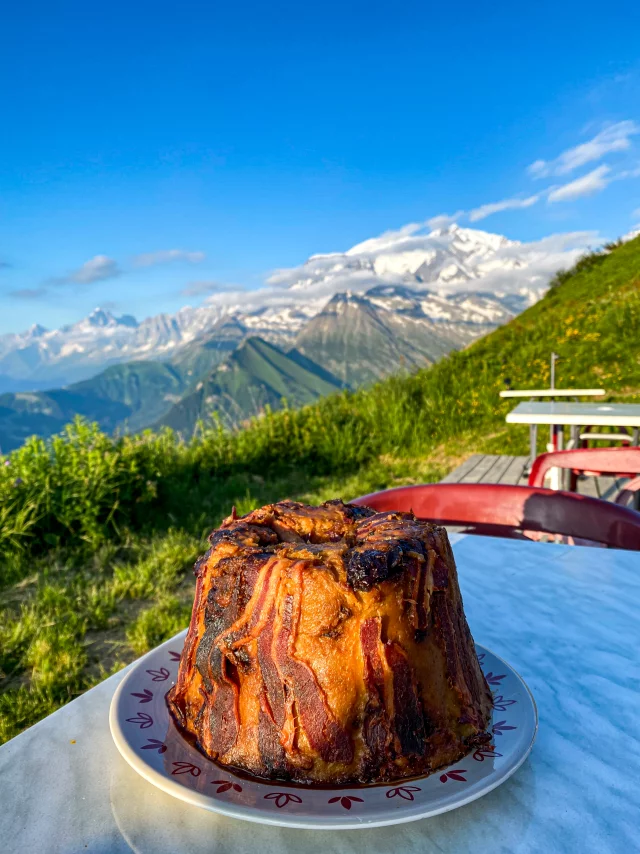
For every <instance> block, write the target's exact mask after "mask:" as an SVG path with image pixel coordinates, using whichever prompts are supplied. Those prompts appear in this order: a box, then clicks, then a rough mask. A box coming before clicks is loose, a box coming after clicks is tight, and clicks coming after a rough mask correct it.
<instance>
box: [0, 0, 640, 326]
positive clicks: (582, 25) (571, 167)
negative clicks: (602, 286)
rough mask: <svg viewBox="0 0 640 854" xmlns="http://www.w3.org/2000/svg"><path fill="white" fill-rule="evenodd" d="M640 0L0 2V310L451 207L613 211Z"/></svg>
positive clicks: (481, 211)
mask: <svg viewBox="0 0 640 854" xmlns="http://www.w3.org/2000/svg"><path fill="white" fill-rule="evenodd" d="M639 7H640V4H638V3H635V2H633V3H632V2H628V0H623V1H622V2H618V3H615V4H609V5H608V6H607V7H606V8H603V7H602V5H601V4H597V5H596V4H595V3H589V2H587V3H585V2H580V3H578V2H574V0H566V2H562V3H558V2H554V3H548V2H538V3H536V4H514V3H505V2H495V3H493V4H477V3H474V4H471V3H465V2H462V3H461V2H459V3H456V4H428V3H424V2H420V3H414V2H405V3H402V4H391V3H384V4H383V3H377V2H371V0H368V2H366V3H365V2H357V3H349V2H345V0H342V2H340V3H337V2H333V0H324V2H322V3H316V4H309V3H283V2H280V0H274V2H273V3H270V4H265V3H253V2H248V3H245V4H244V5H242V6H240V5H239V4H234V8H231V6H230V5H226V4H225V5H222V4H220V3H216V2H213V3H211V2H206V3H202V4H194V3H189V2H184V3H180V4H177V3H170V4H169V3H163V2H154V3H146V2H145V3H143V2H135V3H133V4H132V3H127V4H125V3H123V2H121V0H113V2H111V3H109V4H106V3H104V4H87V3H86V2H83V3H69V2H61V3H59V4H51V3H42V2H41V3H31V2H28V0H27V2H25V3H22V4H15V3H14V4H11V5H10V6H9V5H8V6H5V8H4V10H3V23H2V33H1V34H0V44H1V50H0V74H1V78H0V79H1V80H2V86H0V111H1V112H0V115H1V116H2V125H3V133H2V134H0V263H1V264H2V267H1V269H0V332H7V331H18V330H20V329H23V328H26V327H27V326H29V325H30V324H31V323H34V322H39V323H42V324H44V325H45V326H49V327H54V326H58V325H60V324H62V323H68V322H73V321H75V320H77V319H79V318H80V317H82V316H83V315H85V314H87V313H88V311H90V310H91V309H92V308H93V307H94V306H95V305H98V304H100V305H105V304H107V305H108V306H110V307H112V309H113V310H114V312H116V313H132V314H135V315H136V316H137V317H138V318H139V319H141V318H143V317H145V316H148V315H152V314H156V313H157V312H158V311H175V310H176V309H177V308H179V307H180V306H181V305H183V304H185V303H187V302H190V303H194V298H193V297H187V296H186V295H185V291H193V290H198V289H199V290H200V291H201V292H203V294H204V291H205V290H206V288H209V289H211V290H213V289H215V287H216V286H217V284H218V283H219V284H220V285H223V286H228V285H231V284H240V285H243V286H245V287H249V288H252V287H258V286H260V285H261V284H262V283H263V281H264V279H265V277H266V276H267V275H268V273H269V271H270V270H271V269H273V268H276V267H284V266H292V265H295V264H299V263H301V262H302V261H304V260H305V258H307V257H308V256H309V255H311V254H312V253H315V252H330V251H338V250H344V249H347V248H348V247H349V246H351V245H353V244H355V243H357V242H359V241H361V240H364V239H366V238H368V237H372V236H375V235H376V234H379V233H381V232H383V231H385V230H387V229H393V228H399V227H401V226H402V225H404V224H406V223H409V222H419V221H424V220H427V219H429V218H431V217H433V216H436V215H438V214H440V213H443V212H447V213H449V214H452V213H456V212H459V211H462V212H463V213H462V214H460V215H459V217H458V219H459V221H460V223H461V224H464V225H471V226H472V227H479V228H483V229H485V230H488V231H496V232H500V233H504V234H506V235H507V236H508V237H511V238H514V239H520V240H535V239H539V238H541V237H544V236H546V235H549V234H552V233H557V232H567V231H576V230H596V231H598V232H599V234H601V235H602V236H603V237H604V238H611V237H616V236H618V235H621V234H624V233H625V232H628V231H629V230H630V229H631V228H632V227H633V226H634V225H635V224H636V223H638V222H640V135H638V134H636V131H637V130H638V129H639V128H638V126H640V48H639V46H638V32H639V31H640V8H639ZM580 145H583V146H585V147H583V148H582V149H578V150H577V153H576V151H575V149H576V147H577V146H580ZM563 152H568V153H566V154H565V155H564V157H563ZM538 161H542V163H541V164H539V165H538V166H537V167H536V168H534V169H531V168H530V167H531V164H534V163H536V162H538ZM575 182H578V183H575ZM514 199H515V200H517V201H515V202H513V201H511V206H504V205H502V209H498V210H494V209H492V208H489V209H487V208H486V207H485V206H486V205H494V204H495V203H502V202H504V201H505V200H514ZM523 201H524V202H526V204H523ZM473 211H476V213H475V214H473V213H470V212H473ZM636 211H637V212H636ZM634 212H636V213H634ZM141 256H142V257H141ZM202 282H207V283H210V284H208V285H207V286H206V287H205V286H203V285H196V286H194V283H202ZM204 295H206V294H204Z"/></svg>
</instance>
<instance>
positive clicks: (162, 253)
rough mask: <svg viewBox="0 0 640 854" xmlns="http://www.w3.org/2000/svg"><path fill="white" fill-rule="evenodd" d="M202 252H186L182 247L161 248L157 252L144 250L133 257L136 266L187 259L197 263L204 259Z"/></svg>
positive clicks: (190, 262) (191, 262)
mask: <svg viewBox="0 0 640 854" xmlns="http://www.w3.org/2000/svg"><path fill="white" fill-rule="evenodd" d="M205 257H206V255H205V253H204V252H187V251H186V250H184V249H161V250H159V251H158V252H145V253H143V254H142V255H136V257H135V258H134V259H133V263H134V266H136V267H154V266H155V265H156V264H170V263H171V262H172V261H187V263H189V264H199V263H200V262H201V261H204V259H205Z"/></svg>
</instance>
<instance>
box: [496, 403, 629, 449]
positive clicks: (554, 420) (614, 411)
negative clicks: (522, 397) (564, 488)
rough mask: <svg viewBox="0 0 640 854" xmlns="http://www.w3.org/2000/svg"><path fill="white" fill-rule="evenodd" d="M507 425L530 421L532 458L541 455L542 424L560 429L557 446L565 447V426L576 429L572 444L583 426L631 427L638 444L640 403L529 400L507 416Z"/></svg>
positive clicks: (555, 445)
mask: <svg viewBox="0 0 640 854" xmlns="http://www.w3.org/2000/svg"><path fill="white" fill-rule="evenodd" d="M506 421H507V424H528V425H529V427H530V444H531V459H532V460H534V459H535V457H536V454H537V433H536V429H537V427H538V425H539V424H549V425H551V426H552V427H554V428H556V433H557V439H556V442H554V447H555V448H556V449H557V450H561V449H562V448H563V447H564V430H563V428H564V427H565V426H567V427H571V428H572V439H571V441H572V443H573V444H574V445H575V444H576V442H577V438H578V434H579V432H580V428H581V427H585V426H590V427H591V426H593V427H631V428H632V429H633V435H632V437H630V438H631V441H632V444H634V445H637V444H638V433H639V428H640V404H638V403H567V402H566V401H538V400H528V401H524V402H523V403H519V404H518V405H517V406H516V408H515V409H513V410H512V411H511V412H509V414H508V415H507V418H506Z"/></svg>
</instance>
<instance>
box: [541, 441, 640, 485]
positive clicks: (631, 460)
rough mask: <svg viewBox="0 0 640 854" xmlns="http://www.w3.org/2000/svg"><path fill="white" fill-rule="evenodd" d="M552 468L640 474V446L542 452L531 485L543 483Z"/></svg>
mask: <svg viewBox="0 0 640 854" xmlns="http://www.w3.org/2000/svg"><path fill="white" fill-rule="evenodd" d="M551 468H560V469H571V471H573V472H576V471H579V472H588V473H589V474H593V475H599V474H617V475H620V476H621V477H625V476H626V477H632V476H633V475H636V474H640V448H575V449H574V450H571V451H551V452H550V453H548V454H540V456H539V457H536V458H535V460H534V461H533V465H532V466H531V473H530V474H529V486H542V485H543V483H544V476H545V475H546V473H547V472H548V471H549V469H551Z"/></svg>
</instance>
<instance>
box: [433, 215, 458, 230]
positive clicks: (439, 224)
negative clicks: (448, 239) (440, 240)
mask: <svg viewBox="0 0 640 854" xmlns="http://www.w3.org/2000/svg"><path fill="white" fill-rule="evenodd" d="M462 216H464V211H456V212H455V213H454V214H445V213H442V214H438V215H437V216H432V217H431V219H428V220H427V225H428V226H429V228H432V229H433V230H434V231H435V230H436V229H438V228H448V227H449V226H450V225H453V223H454V222H457V221H458V220H459V219H460V218H461V217H462Z"/></svg>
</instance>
